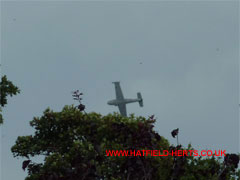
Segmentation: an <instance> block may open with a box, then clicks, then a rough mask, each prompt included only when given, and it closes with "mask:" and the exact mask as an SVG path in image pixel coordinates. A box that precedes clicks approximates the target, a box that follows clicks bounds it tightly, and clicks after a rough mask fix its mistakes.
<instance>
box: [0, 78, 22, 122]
mask: <svg viewBox="0 0 240 180" xmlns="http://www.w3.org/2000/svg"><path fill="white" fill-rule="evenodd" d="M19 92H20V90H19V89H18V87H16V86H15V85H14V84H13V83H12V82H11V81H9V80H8V79H7V76H3V77H2V79H1V82H0V94H1V95H0V124H2V123H3V117H2V113H1V112H2V107H4V106H5V105H6V104H7V96H8V95H10V96H13V95H16V94H17V93H19Z"/></svg>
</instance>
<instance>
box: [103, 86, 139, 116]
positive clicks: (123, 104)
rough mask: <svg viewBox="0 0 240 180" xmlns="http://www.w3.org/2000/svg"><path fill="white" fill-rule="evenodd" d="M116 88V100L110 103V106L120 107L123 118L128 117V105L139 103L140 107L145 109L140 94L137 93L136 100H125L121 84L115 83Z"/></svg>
mask: <svg viewBox="0 0 240 180" xmlns="http://www.w3.org/2000/svg"><path fill="white" fill-rule="evenodd" d="M113 84H114V86H115V93H116V99H114V100H111V101H108V102H107V103H108V105H113V106H118V109H119V111H120V113H121V115H122V116H127V108H126V104H128V103H133V102H138V103H139V106H140V107H143V99H142V95H141V93H140V92H138V93H137V98H136V99H125V98H124V97H123V93H122V90H121V87H120V82H113Z"/></svg>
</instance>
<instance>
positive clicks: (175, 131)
mask: <svg viewBox="0 0 240 180" xmlns="http://www.w3.org/2000/svg"><path fill="white" fill-rule="evenodd" d="M178 132H179V128H177V129H174V130H173V131H172V132H171V134H172V137H173V138H175V137H176V136H177V135H178Z"/></svg>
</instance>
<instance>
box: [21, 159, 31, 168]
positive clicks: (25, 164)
mask: <svg viewBox="0 0 240 180" xmlns="http://www.w3.org/2000/svg"><path fill="white" fill-rule="evenodd" d="M30 162H31V160H26V161H23V163H22V169H23V170H24V171H25V169H26V168H27V167H28V165H29V163H30Z"/></svg>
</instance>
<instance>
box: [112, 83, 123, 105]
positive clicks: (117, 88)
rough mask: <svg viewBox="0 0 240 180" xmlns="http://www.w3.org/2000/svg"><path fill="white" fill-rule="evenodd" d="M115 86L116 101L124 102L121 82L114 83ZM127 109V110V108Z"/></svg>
mask: <svg viewBox="0 0 240 180" xmlns="http://www.w3.org/2000/svg"><path fill="white" fill-rule="evenodd" d="M113 83H114V85H115V92H116V99H117V100H123V99H124V97H123V93H122V90H121V86H120V82H113ZM125 109H126V108H125Z"/></svg>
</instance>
